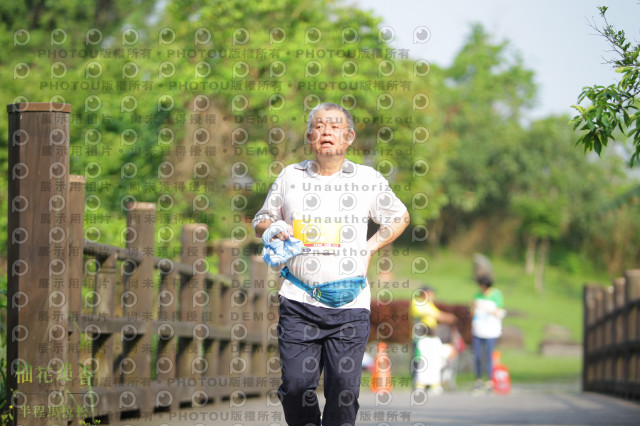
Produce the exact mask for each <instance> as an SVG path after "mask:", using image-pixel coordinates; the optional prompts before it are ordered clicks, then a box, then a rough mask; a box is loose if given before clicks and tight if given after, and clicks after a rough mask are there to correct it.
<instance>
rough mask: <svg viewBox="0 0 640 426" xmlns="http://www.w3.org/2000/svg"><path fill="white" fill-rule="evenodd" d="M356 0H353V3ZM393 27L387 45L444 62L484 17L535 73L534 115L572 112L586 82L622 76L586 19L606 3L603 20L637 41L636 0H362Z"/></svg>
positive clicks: (638, 11) (487, 25)
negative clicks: (419, 31)
mask: <svg viewBox="0 0 640 426" xmlns="http://www.w3.org/2000/svg"><path fill="white" fill-rule="evenodd" d="M351 3H353V2H351ZM356 4H358V5H359V6H360V7H361V8H363V9H372V10H373V11H374V13H375V14H376V15H377V16H380V17H382V18H383V19H384V22H383V25H386V26H389V27H391V28H392V29H393V31H394V33H395V38H394V41H393V42H392V45H394V46H396V47H397V48H406V49H409V51H410V56H411V57H412V58H415V59H425V60H427V61H429V62H431V63H435V64H438V65H440V66H448V65H450V64H451V62H452V60H453V58H454V57H455V56H456V54H457V52H458V51H459V49H460V48H461V46H462V44H463V43H464V41H465V40H466V37H467V36H468V35H469V29H470V24H471V23H474V22H479V23H481V24H482V25H483V26H484V27H485V29H486V30H487V31H488V32H489V33H490V34H492V35H493V36H494V41H495V42H500V41H503V40H505V39H506V40H509V42H510V45H511V48H512V49H515V50H516V51H518V52H519V53H520V54H521V55H522V57H523V59H524V64H525V67H527V68H529V69H532V70H533V71H534V72H535V79H536V83H537V84H538V104H537V106H536V107H535V108H534V109H533V111H532V117H534V118H535V117H542V116H546V115H549V114H561V113H567V114H570V115H574V112H575V110H573V109H572V108H571V105H573V104H575V103H576V101H577V98H578V95H579V93H580V91H581V89H582V87H584V86H590V85H593V84H600V85H608V84H611V83H615V82H616V81H617V78H618V76H619V74H617V73H615V72H614V71H613V69H612V68H611V66H610V65H607V64H604V58H605V57H607V53H606V52H607V50H609V47H608V45H607V44H606V42H605V41H604V39H603V38H602V37H600V36H597V35H595V31H594V30H593V29H592V28H591V27H589V25H588V22H590V21H593V20H595V22H596V23H597V24H598V25H599V26H601V24H602V20H601V19H600V15H599V12H598V9H597V6H600V5H605V6H608V7H609V10H608V11H607V20H608V21H609V23H610V24H613V25H614V26H615V27H617V29H623V30H625V32H626V34H627V38H630V39H631V40H634V41H635V42H638V41H640V1H638V0H538V1H524V0H511V1H508V0H420V1H410V0H392V1H389V0H359V1H356ZM418 27H427V28H428V29H429V30H430V32H431V37H430V39H429V40H428V41H427V42H426V43H416V42H414V40H418V39H415V38H414V31H416V28H418Z"/></svg>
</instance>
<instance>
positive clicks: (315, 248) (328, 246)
mask: <svg viewBox="0 0 640 426" xmlns="http://www.w3.org/2000/svg"><path fill="white" fill-rule="evenodd" d="M341 232H342V223H335V222H325V221H323V220H320V219H317V220H316V219H313V218H311V217H305V216H303V217H302V218H300V219H294V220H293V236H294V237H295V238H297V239H299V240H300V241H302V244H304V249H303V250H302V252H303V253H314V254H336V253H337V252H338V249H339V248H340V235H341Z"/></svg>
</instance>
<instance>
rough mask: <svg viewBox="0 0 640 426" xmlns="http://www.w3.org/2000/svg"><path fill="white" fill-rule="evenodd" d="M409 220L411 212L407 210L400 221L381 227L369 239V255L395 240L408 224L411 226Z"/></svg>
mask: <svg viewBox="0 0 640 426" xmlns="http://www.w3.org/2000/svg"><path fill="white" fill-rule="evenodd" d="M409 221H410V217H409V212H408V211H406V212H405V213H404V215H403V216H402V218H401V219H400V220H399V221H397V222H393V223H392V224H391V225H387V226H384V227H380V229H378V232H376V233H375V234H374V235H373V236H372V237H371V238H369V240H368V241H367V249H368V250H369V255H370V256H373V255H374V253H376V252H377V251H378V250H380V249H381V248H383V247H384V246H386V245H388V244H391V243H392V242H393V241H395V240H396V239H397V238H398V237H399V236H400V235H401V234H402V233H403V232H404V230H405V229H406V228H407V226H409Z"/></svg>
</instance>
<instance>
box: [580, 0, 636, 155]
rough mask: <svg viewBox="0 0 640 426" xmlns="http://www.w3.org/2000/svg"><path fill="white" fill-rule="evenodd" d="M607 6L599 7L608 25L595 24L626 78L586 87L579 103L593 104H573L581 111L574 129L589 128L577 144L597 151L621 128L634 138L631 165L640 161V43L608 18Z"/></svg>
mask: <svg viewBox="0 0 640 426" xmlns="http://www.w3.org/2000/svg"><path fill="white" fill-rule="evenodd" d="M607 9H608V8H607V7H606V6H602V7H599V8H598V10H599V11H600V16H601V17H602V19H603V21H604V26H603V27H602V28H599V27H598V26H597V25H596V24H595V22H594V23H593V24H592V28H594V29H595V30H596V32H597V33H598V34H599V35H600V36H602V37H604V38H605V39H606V40H607V42H608V43H609V45H610V46H611V47H612V52H613V53H614V54H615V59H612V60H608V61H607V63H609V64H611V65H613V66H614V67H615V71H616V72H617V73H620V74H622V79H621V80H620V81H619V82H618V83H617V84H611V85H609V86H606V87H605V86H599V85H594V86H592V87H585V88H583V89H582V92H581V93H580V96H579V97H578V104H580V103H581V102H583V101H584V100H585V99H588V100H589V101H590V102H591V104H590V105H589V106H587V107H583V106H580V105H573V108H575V109H576V110H577V111H578V113H579V114H578V115H576V116H575V117H574V118H573V120H572V121H571V123H572V124H573V127H574V129H579V130H581V131H585V132H586V133H584V134H583V135H582V136H581V137H580V139H578V142H577V144H580V143H582V144H583V145H584V149H585V151H591V150H593V151H595V152H596V153H597V154H598V155H600V154H601V152H602V148H603V147H606V146H607V144H608V142H609V140H615V137H614V134H613V133H614V131H615V130H616V128H617V129H619V130H620V132H621V133H622V135H625V136H627V137H629V138H632V139H633V146H634V148H635V149H634V153H633V155H632V156H631V159H630V166H633V165H634V163H635V162H636V161H640V133H639V130H640V113H639V110H638V104H637V97H638V94H640V61H639V60H638V56H639V54H640V43H635V44H634V43H633V42H631V41H629V40H628V39H627V37H626V34H625V32H624V31H623V30H617V29H616V28H615V27H614V26H613V25H611V24H610V23H609V22H608V21H607V19H606V16H605V14H606V12H607Z"/></svg>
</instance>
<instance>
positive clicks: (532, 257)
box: [524, 235, 537, 275]
mask: <svg viewBox="0 0 640 426" xmlns="http://www.w3.org/2000/svg"><path fill="white" fill-rule="evenodd" d="M536 241H537V239H536V237H534V236H533V235H528V236H527V252H526V254H525V256H524V271H525V272H526V273H527V275H532V274H533V272H534V271H535V269H536Z"/></svg>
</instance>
